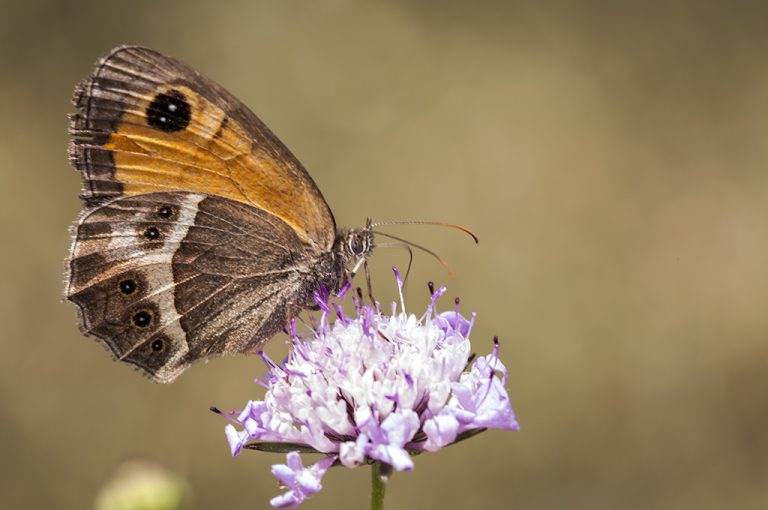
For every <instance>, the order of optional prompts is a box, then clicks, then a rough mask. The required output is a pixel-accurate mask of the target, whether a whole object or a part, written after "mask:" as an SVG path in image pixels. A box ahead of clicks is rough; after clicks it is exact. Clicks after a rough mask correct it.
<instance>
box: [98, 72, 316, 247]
mask: <svg viewBox="0 0 768 510" xmlns="http://www.w3.org/2000/svg"><path fill="white" fill-rule="evenodd" d="M170 89H174V90H178V91H180V92H181V93H182V94H184V97H185V99H186V100H187V101H188V102H189V104H190V107H191V112H192V115H191V119H190V123H189V125H188V126H187V127H186V128H185V129H183V130H181V131H175V132H164V131H162V130H159V129H155V128H152V127H150V126H149V125H148V124H147V120H146V114H145V111H146V108H147V106H148V105H149V104H150V102H151V101H152V99H153V97H154V94H153V95H146V96H142V97H141V100H140V104H141V107H140V109H137V110H136V111H125V112H123V114H122V117H121V120H120V122H119V123H118V125H117V126H116V129H115V131H114V132H113V133H112V134H111V135H110V137H109V140H108V141H107V143H106V144H105V145H104V148H105V149H108V150H111V151H112V154H113V158H114V162H115V179H116V180H118V181H119V182H121V183H122V184H123V192H124V193H125V194H127V195H132V194H140V193H150V192H155V191H171V190H181V191H194V192H201V193H206V194H210V195H218V196H221V197H226V198H230V199H232V200H237V201H240V202H244V203H247V204H249V205H253V206H256V207H259V208H261V209H264V210H266V211H268V212H270V213H272V214H274V215H276V216H278V217H280V218H281V219H283V220H284V221H285V222H286V223H288V224H289V225H290V226H291V227H292V228H293V229H294V230H296V232H297V233H298V234H299V235H300V236H301V237H302V238H304V239H305V240H308V239H309V235H308V234H309V232H308V231H309V230H310V229H311V227H312V226H313V225H312V224H307V223H308V221H310V222H311V219H313V218H314V216H315V214H316V211H315V210H314V208H313V204H312V203H310V202H309V200H308V199H307V198H306V192H305V190H304V189H303V188H302V187H301V183H296V182H292V181H291V179H289V178H288V176H287V175H286V166H287V165H291V164H292V163H291V162H288V161H284V160H280V159H276V158H275V156H274V155H273V154H272V153H270V152H269V150H268V148H266V147H259V146H257V145H254V142H253V141H252V139H251V138H250V137H249V136H248V134H247V133H246V131H245V130H244V129H243V128H242V127H241V126H240V125H239V124H238V123H237V122H235V121H234V120H233V119H232V118H230V117H227V116H226V114H225V112H224V111H223V110H221V109H220V108H218V107H217V106H215V105H214V104H212V103H211V102H209V101H207V100H206V99H204V98H203V97H201V96H200V95H198V94H196V93H195V92H194V91H192V90H190V89H189V88H187V87H183V86H172V87H168V90H170ZM161 92H166V90H158V92H157V93H161Z"/></svg>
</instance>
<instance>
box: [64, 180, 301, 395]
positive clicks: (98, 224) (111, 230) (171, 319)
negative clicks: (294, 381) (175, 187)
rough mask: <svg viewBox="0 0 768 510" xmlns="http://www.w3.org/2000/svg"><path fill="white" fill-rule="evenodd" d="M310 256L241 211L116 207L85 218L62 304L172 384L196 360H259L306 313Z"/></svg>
mask: <svg viewBox="0 0 768 510" xmlns="http://www.w3.org/2000/svg"><path fill="white" fill-rule="evenodd" d="M303 249H304V244H303V241H302V240H301V239H300V238H299V236H298V235H296V233H295V232H294V230H293V229H291V228H290V227H289V226H288V225H287V224H286V223H285V222H283V221H282V220H280V219H279V218H277V217H275V216H273V215H271V214H270V213H267V212H265V211H263V210H260V209H257V208H254V207H250V206H247V205H245V204H243V203H241V202H237V201H235V200H231V199H227V198H222V197H215V196H209V195H205V194H200V193H185V192H167V193H163V192H158V193H148V194H140V195H135V196H125V197H119V198H116V199H113V200H111V201H109V202H107V203H105V204H102V205H100V206H98V207H96V208H95V209H92V210H90V211H89V212H86V213H85V214H84V215H83V217H82V218H81V219H80V222H79V224H78V226H77V231H76V238H75V241H74V244H73V248H72V255H71V259H70V268H69V269H70V275H69V284H68V287H67V297H68V298H69V299H70V300H72V301H73V302H75V303H76V304H77V305H78V307H79V308H80V312H81V324H82V329H83V331H84V332H85V333H87V334H91V335H94V336H96V337H97V338H99V339H100V340H101V341H102V342H103V343H104V344H105V345H106V346H107V347H108V348H109V349H110V350H111V351H112V353H113V354H114V355H115V356H116V357H117V358H118V359H121V360H123V361H126V362H129V363H131V364H134V365H136V366H138V367H139V368H140V369H142V370H143V371H144V372H146V373H147V374H149V375H150V376H151V377H152V378H154V379H155V380H158V381H162V382H168V381H171V380H173V379H175V378H176V377H177V376H178V375H179V374H180V373H181V372H182V371H183V370H184V369H185V368H186V367H187V366H189V365H190V364H191V363H193V362H194V361H196V360H198V359H202V358H206V357H209V356H213V355H217V354H222V353H225V352H227V353H229V352H247V351H252V350H254V349H257V348H258V347H259V346H260V345H261V344H262V343H263V342H264V341H266V340H267V339H268V338H270V337H271V336H273V335H274V334H275V333H277V332H279V331H280V330H281V329H283V328H284V327H285V326H286V323H287V321H288V317H289V315H291V314H293V313H295V312H297V311H298V310H299V309H301V308H305V307H306V306H307V303H306V301H307V300H308V299H309V297H308V296H306V295H304V294H303V293H302V290H303V287H302V286H301V282H300V281H299V276H298V275H299V273H298V272H297V268H301V267H306V266H307V265H308V264H309V263H310V261H308V260H306V257H305V256H304V255H302V254H303V253H304V252H303Z"/></svg>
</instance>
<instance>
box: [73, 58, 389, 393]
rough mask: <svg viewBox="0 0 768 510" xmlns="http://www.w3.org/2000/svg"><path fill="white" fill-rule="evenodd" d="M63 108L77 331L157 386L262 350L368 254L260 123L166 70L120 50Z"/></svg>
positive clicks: (362, 235)
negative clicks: (74, 190) (72, 202)
mask: <svg viewBox="0 0 768 510" xmlns="http://www.w3.org/2000/svg"><path fill="white" fill-rule="evenodd" d="M72 102H73V104H74V105H75V106H76V107H77V113H74V114H72V115H71V116H70V128H69V134H70V143H69V156H70V161H71V163H72V165H73V166H74V167H75V169H76V170H77V171H79V172H80V173H81V175H82V180H83V190H82V193H81V195H80V198H81V199H82V202H83V210H82V212H81V214H80V217H79V219H78V220H77V223H76V225H75V226H74V227H73V240H72V248H71V252H70V257H69V260H68V274H67V282H66V291H65V293H66V297H67V299H69V300H70V301H72V302H73V303H75V304H76V305H77V307H78V310H79V316H80V327H81V330H82V331H83V332H84V333H85V334H87V335H90V336H94V337H96V338H97V339H98V340H99V341H100V342H101V343H103V344H104V345H105V346H106V347H107V348H108V349H109V351H111V353H112V354H113V355H114V356H115V357H116V358H117V359H119V360H120V361H123V362H126V363H130V364H132V365H134V366H136V367H138V368H139V369H140V370H141V371H143V372H144V373H146V374H147V375H148V376H149V377H150V378H152V379H153V380H155V381H158V382H170V381H173V380H174V379H176V378H177V377H178V376H179V375H180V374H181V373H182V372H183V371H184V370H185V369H187V368H188V367H189V366H190V365H191V364H193V363H195V362H196V361H199V360H202V359H207V358H209V357H213V356H219V355H223V354H229V353H249V352H255V351H258V350H259V349H260V348H261V346H262V345H263V344H264V343H265V342H266V341H267V340H268V339H269V338H271V337H272V336H273V335H275V334H276V333H278V332H279V331H281V330H283V329H284V328H285V327H286V326H287V324H288V323H289V322H290V320H291V318H292V317H294V316H296V315H297V314H298V313H299V312H300V311H301V310H304V309H312V308H316V306H317V305H316V301H315V299H314V297H313V296H314V295H315V293H316V292H318V291H319V290H320V289H322V288H325V289H327V290H328V291H330V292H338V291H339V290H340V289H341V288H342V286H343V285H344V284H345V283H346V282H347V281H348V279H349V278H350V277H351V276H352V275H353V274H354V272H355V271H356V270H357V268H359V267H360V265H361V264H362V263H364V262H365V260H366V257H368V256H369V255H370V253H371V251H372V250H373V248H374V241H373V232H372V229H371V225H370V222H369V224H368V225H367V226H366V227H365V228H361V229H352V230H346V231H342V230H337V228H336V223H335V221H334V218H333V213H332V212H331V210H330V208H329V207H328V204H327V203H326V201H325V199H324V198H323V196H322V194H321V193H320V190H319V189H318V188H317V186H316V185H315V183H314V181H313V180H312V178H311V177H310V175H309V174H308V173H307V171H306V170H305V169H304V167H303V166H302V165H301V163H299V161H298V160H297V159H296V158H295V157H294V156H293V154H291V152H290V151H289V150H288V149H287V148H286V147H285V146H284V145H283V144H282V143H281V142H280V140H278V139H277V137H276V136H275V135H274V134H273V133H272V132H271V131H270V130H269V129H268V128H267V127H266V126H265V125H264V123H262V122H261V120H259V118H258V117H256V115H255V114H254V113H252V112H251V111H250V110H249V109H248V108H247V107H246V106H245V105H243V104H242V103H241V102H240V101H239V100H238V99H236V98H235V97H234V96H233V95H232V94H230V93H229V92H227V91H226V90H224V88H222V87H221V86H220V85H218V84H216V83H214V82H213V81H211V80H209V79H208V78H205V77H204V76H202V75H201V74H199V73H198V72H197V71H195V70H194V69H192V68H191V67H189V66H187V65H186V64H183V63H182V62H180V61H178V60H176V59H173V58H171V57H167V56H165V55H162V54H160V53H158V52H156V51H154V50H151V49H148V48H142V47H138V46H121V47H118V48H115V49H114V50H112V51H111V52H110V53H109V54H108V55H107V56H106V57H104V58H102V59H101V60H99V61H98V62H97V64H96V66H95V69H94V71H93V73H92V74H91V75H90V76H89V77H88V78H86V79H85V80H84V81H83V82H82V83H81V84H80V85H78V86H77V88H76V89H75V93H74V97H73V100H72Z"/></svg>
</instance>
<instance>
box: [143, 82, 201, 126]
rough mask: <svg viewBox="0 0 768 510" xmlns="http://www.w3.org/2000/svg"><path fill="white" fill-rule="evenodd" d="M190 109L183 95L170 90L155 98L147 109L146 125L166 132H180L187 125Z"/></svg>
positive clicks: (190, 116)
mask: <svg viewBox="0 0 768 510" xmlns="http://www.w3.org/2000/svg"><path fill="white" fill-rule="evenodd" d="M191 113H192V112H191V108H190V106H189V103H188V102H187V100H186V98H185V97H184V94H182V93H181V92H179V91H178V90H170V91H168V92H164V93H162V94H158V95H157V96H155V99H153V100H152V102H151V103H150V104H149V106H148V107H147V111H146V114H147V123H148V124H149V125H150V126H152V127H153V128H156V129H159V130H161V131H166V132H169V133H170V132H174V131H181V130H182V129H185V128H186V127H187V126H188V125H189V121H190V120H191V118H192V115H191Z"/></svg>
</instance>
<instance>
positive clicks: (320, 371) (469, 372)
mask: <svg viewBox="0 0 768 510" xmlns="http://www.w3.org/2000/svg"><path fill="white" fill-rule="evenodd" d="M396 276H397V281H398V286H399V287H400V291H401V293H400V301H401V303H400V311H399V312H398V311H397V306H396V304H395V303H393V304H392V313H391V315H386V314H383V313H381V312H380V311H379V310H378V309H373V308H371V307H368V306H362V305H361V302H360V300H359V299H357V298H353V299H354V301H355V305H356V306H355V310H356V314H355V315H354V316H352V317H349V316H346V315H345V314H344V313H343V311H342V309H341V307H340V306H338V305H336V304H334V303H332V304H330V305H329V304H328V303H327V302H326V300H327V296H320V295H318V296H317V299H318V302H319V304H320V308H321V310H322V312H321V315H320V320H319V322H318V323H317V324H316V325H315V327H314V329H313V331H312V332H311V334H310V335H308V336H307V337H305V338H302V337H300V336H299V335H298V334H297V333H296V331H295V328H293V327H292V328H291V331H290V335H291V342H292V345H293V348H292V350H291V352H290V354H289V355H288V357H287V358H286V360H285V361H284V362H283V363H281V364H278V363H275V362H273V361H272V360H270V359H268V358H267V357H266V356H263V357H264V360H265V362H266V363H267V367H268V370H267V372H266V374H265V376H264V379H263V381H260V382H261V383H262V384H263V385H264V386H265V387H266V388H267V391H266V395H265V396H264V399H263V400H254V401H250V402H248V403H247V404H246V406H245V408H244V409H243V410H242V411H241V412H240V413H233V414H231V415H230V419H231V421H232V422H233V424H228V425H227V426H226V428H225V433H226V437H227V440H228V441H229V445H230V449H231V452H232V455H238V454H239V453H240V452H241V451H242V449H243V448H244V447H250V448H254V449H272V450H281V451H287V450H290V449H291V448H292V447H293V446H295V447H296V449H297V450H301V451H304V452H307V451H314V452H317V453H322V454H325V457H324V458H323V459H322V460H321V461H319V462H318V463H316V464H314V465H313V466H311V467H309V468H304V467H303V466H302V464H301V460H300V458H299V454H298V453H296V452H292V453H289V454H288V460H287V464H285V465H282V464H281V465H277V466H274V467H273V473H274V474H275V475H276V476H277V477H278V479H279V480H280V481H281V483H282V484H283V485H284V486H285V487H287V488H288V492H286V493H285V494H283V495H281V496H278V497H276V498H274V499H273V500H272V501H271V503H272V505H273V506H276V507H285V506H292V507H296V506H297V505H299V504H300V503H301V502H302V501H303V500H304V498H306V497H307V496H309V495H310V494H313V493H315V492H317V491H318V490H320V488H321V485H320V480H321V478H322V476H323V474H324V473H325V471H326V470H327V469H328V468H329V467H330V466H331V464H333V463H334V462H336V461H338V463H340V464H343V465H344V466H346V467H356V466H359V465H361V464H365V463H369V462H371V461H380V462H382V463H385V464H388V465H390V466H392V468H394V469H395V470H398V471H409V470H411V469H413V455H414V454H416V453H421V452H424V451H430V452H434V451H437V450H439V449H440V448H442V447H444V446H447V445H449V444H452V443H454V442H456V441H458V440H461V439H463V438H465V437H469V436H471V435H473V434H475V433H477V432H479V431H482V430H484V429H487V428H498V429H504V430H517V429H518V428H519V427H518V423H517V420H516V418H515V414H514V412H513V410H512V407H511V405H510V402H509V396H508V395H507V391H506V389H505V384H506V379H507V370H506V368H505V367H504V365H503V364H502V363H501V361H500V360H499V358H498V351H499V345H498V342H494V346H493V350H492V351H491V352H490V353H489V354H488V355H486V356H480V357H478V358H477V359H476V360H474V362H473V363H472V364H471V365H469V362H470V361H471V360H470V342H469V335H470V333H471V331H472V325H473V323H474V314H473V316H472V319H471V320H467V319H465V318H464V317H462V316H461V314H459V312H458V300H456V306H455V309H454V310H451V311H448V312H443V313H437V301H438V299H439V298H440V296H441V295H442V294H443V293H444V292H445V287H441V288H440V289H438V290H437V291H435V292H434V293H433V294H432V299H431V302H430V304H429V306H428V307H427V310H426V312H425V313H424V315H422V316H421V317H417V316H415V315H409V314H407V313H406V312H405V306H404V305H403V299H402V283H401V280H400V278H399V274H397V273H396ZM283 443H286V444H285V445H284V446H285V448H282V449H281V448H275V446H276V444H277V445H280V444H283ZM265 446H266V447H265Z"/></svg>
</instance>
